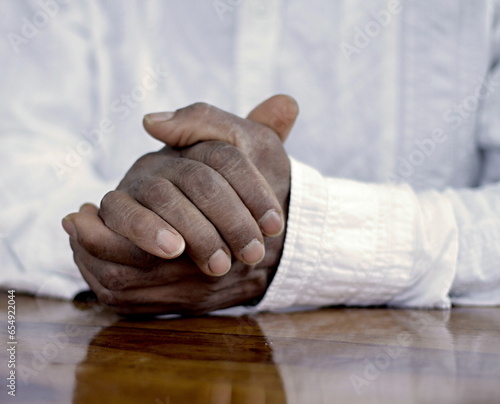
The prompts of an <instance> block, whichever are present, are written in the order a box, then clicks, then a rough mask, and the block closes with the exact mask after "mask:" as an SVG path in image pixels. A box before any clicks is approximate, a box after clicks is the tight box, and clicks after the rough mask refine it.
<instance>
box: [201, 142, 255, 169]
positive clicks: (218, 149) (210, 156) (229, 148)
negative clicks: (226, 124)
mask: <svg viewBox="0 0 500 404" xmlns="http://www.w3.org/2000/svg"><path fill="white" fill-rule="evenodd" d="M211 143H213V144H211V145H207V151H206V157H205V162H206V163H207V164H208V165H209V166H211V167H213V168H214V169H216V170H219V171H221V170H223V171H226V172H231V171H232V170H234V169H236V168H238V167H241V166H242V165H244V166H246V164H245V163H246V160H245V158H244V156H243V153H242V152H241V151H239V150H238V149H237V148H236V147H235V146H233V145H231V144H229V143H224V142H211Z"/></svg>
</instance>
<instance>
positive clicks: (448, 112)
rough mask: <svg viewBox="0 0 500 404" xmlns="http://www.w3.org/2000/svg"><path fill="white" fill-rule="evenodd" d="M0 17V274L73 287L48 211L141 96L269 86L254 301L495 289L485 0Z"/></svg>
mask: <svg viewBox="0 0 500 404" xmlns="http://www.w3.org/2000/svg"><path fill="white" fill-rule="evenodd" d="M66 3H68V4H66ZM40 4H44V5H43V6H41V5H40ZM221 4H222V6H221ZM224 5H225V6H224ZM0 27H1V28H0V30H1V38H2V41H1V42H0V60H1V64H2V74H1V75H0V90H1V94H2V97H1V99H0V142H1V147H0V161H2V170H1V173H0V181H1V182H0V201H1V206H2V209H1V212H0V226H1V232H2V243H1V257H2V271H1V273H0V285H1V286H2V287H3V288H16V289H17V290H18V291H26V292H30V293H37V294H42V295H51V296H58V297H62V298H71V297H72V296H74V294H75V293H77V292H78V291H80V290H83V289H86V288H87V287H86V284H85V282H84V281H83V280H82V278H81V276H80V275H79V272H78V269H77V267H76V265H75V264H74V263H73V261H72V256H71V251H70V248H69V245H68V241H67V236H66V234H65V233H64V231H63V230H62V228H61V225H60V220H61V218H62V217H63V216H65V215H66V214H67V213H70V212H72V211H75V210H77V209H78V207H79V206H80V204H82V203H83V202H86V201H90V202H94V203H97V204H98V203H99V201H100V198H101V197H102V196H103V195H104V193H105V192H106V191H109V190H110V189H113V188H114V187H115V186H116V184H117V183H118V181H119V180H120V179H121V178H122V177H123V175H124V174H125V172H126V170H127V169H128V168H129V167H130V165H131V164H132V163H133V162H134V161H135V160H136V159H137V158H138V157H140V156H141V155H142V154H144V153H146V152H149V151H152V150H156V149H158V148H159V147H160V146H161V145H160V143H158V142H157V141H155V140H153V139H151V138H150V137H148V136H147V135H146V134H145V133H144V130H143V129H142V127H141V120H142V116H143V115H144V114H145V113H148V112H153V111H162V110H175V109H177V108H179V107H182V106H186V105H188V104H190V103H193V102H196V101H205V102H208V103H211V104H214V105H216V106H218V107H220V108H222V109H225V110H228V111H231V112H234V113H237V114H240V115H244V114H246V113H247V112H248V111H249V110H250V109H251V108H252V107H253V106H255V105H256V104H258V103H259V102H261V101H262V100H264V99H265V98H266V97H268V96H270V95H272V94H275V93H287V94H290V95H292V96H293V97H295V98H296V99H297V101H298V103H299V105H300V108H301V115H300V118H299V120H298V122H297V124H296V126H295V128H294V130H293V132H292V134H291V136H290V138H289V140H288V141H287V144H286V147H287V150H288V152H289V154H290V156H292V185H291V201H290V212H289V219H288V225H287V236H286V241H285V247H284V253H283V257H282V260H281V263H280V266H279V268H278V271H277V274H276V276H275V278H274V280H273V282H272V284H271V286H270V288H269V289H268V291H267V293H266V295H265V297H264V299H263V300H262V302H261V303H260V304H259V305H258V307H257V309H260V310H275V309H280V308H283V307H289V306H297V305H307V306H318V305H330V304H346V305H374V304H389V305H396V306H411V307H434V308H446V307H449V306H450V304H451V303H457V304H487V305H496V304H500V114H499V112H500V91H499V90H500V68H499V67H498V62H499V60H500V2H499V1H496V0H484V1H472V0H442V1H439V2H436V1H434V0H420V1H418V2H417V1H411V2H410V1H408V2H403V3H402V4H399V3H398V2H397V1H394V0H390V1H383V0H372V1H370V2H367V1H360V0H356V1H352V0H338V1H327V0H323V1H320V0H317V1H307V2H306V1H300V0H289V1H284V0H266V1H264V0H258V1H256V0H253V1H247V2H228V1H221V2H216V1H214V2H212V1H202V0H198V1H190V2H181V1H161V2H160V1H148V2H142V1H139V0H137V1H129V2H127V3H126V4H124V3H122V2H119V1H106V2H101V1H87V2H85V3H79V2H68V1H66V0H65V1H63V0H58V1H56V0H46V1H45V3H44V2H42V3H38V2H35V1H29V2H22V3H21V2H17V3H12V2H11V3H9V5H8V6H6V7H4V10H2V13H1V15H0Z"/></svg>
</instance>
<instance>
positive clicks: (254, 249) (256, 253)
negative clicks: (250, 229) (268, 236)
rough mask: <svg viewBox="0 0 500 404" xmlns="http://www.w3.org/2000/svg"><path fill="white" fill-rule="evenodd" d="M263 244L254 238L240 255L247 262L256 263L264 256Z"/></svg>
mask: <svg viewBox="0 0 500 404" xmlns="http://www.w3.org/2000/svg"><path fill="white" fill-rule="evenodd" d="M264 254H265V250H264V244H262V243H261V242H260V241H259V240H257V239H256V238H254V239H253V240H252V241H250V242H249V243H248V244H247V245H246V246H245V247H244V248H243V249H242V250H241V256H242V257H243V260H244V261H245V262H246V263H247V264H251V265H253V264H257V263H259V262H260V261H262V259H263V258H264Z"/></svg>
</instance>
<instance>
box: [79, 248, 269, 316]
mask: <svg viewBox="0 0 500 404" xmlns="http://www.w3.org/2000/svg"><path fill="white" fill-rule="evenodd" d="M75 262H76V263H77V265H78V268H79V270H80V272H81V274H82V277H83V278H84V279H85V281H86V282H87V284H88V285H89V286H90V288H91V289H92V290H93V291H94V292H95V294H96V295H97V298H98V300H99V301H100V302H101V303H103V304H106V305H108V306H110V307H111V308H112V309H113V310H115V311H116V312H118V313H120V314H124V315H137V314H187V315H202V314H206V313H209V312H211V311H213V310H217V309H222V308H226V307H231V306H234V305H236V304H245V303H247V302H249V301H251V300H252V299H254V298H255V293H256V290H262V287H263V286H262V284H263V282H265V278H266V277H265V274H264V271H262V270H254V271H249V272H248V273H247V274H246V276H245V277H244V278H242V279H240V280H238V281H235V280H234V279H226V278H216V279H217V280H216V285H217V286H216V287H213V288H211V287H209V285H208V284H207V283H206V282H203V281H199V280H194V281H193V280H192V278H191V277H186V278H185V279H184V280H183V281H181V282H177V283H175V284H168V285H162V286H154V287H148V288H139V289H130V290H121V291H113V290H109V289H107V288H106V287H104V286H103V285H102V284H101V283H100V282H99V281H98V279H97V278H96V277H95V276H94V275H93V274H92V272H91V271H89V269H88V266H87V265H86V263H85V262H83V261H82V259H81V256H80V255H77V254H75Z"/></svg>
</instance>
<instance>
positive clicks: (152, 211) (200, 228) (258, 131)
mask: <svg viewBox="0 0 500 404" xmlns="http://www.w3.org/2000/svg"><path fill="white" fill-rule="evenodd" d="M297 112H298V108H297V104H296V103H295V101H294V100H293V99H291V98H290V97H287V96H275V97H273V98H271V99H269V100H267V101H265V102H264V103H262V104H261V105H259V106H258V107H256V109H254V111H252V112H251V113H250V115H249V116H248V118H247V119H242V118H238V117H236V116H234V115H231V114H229V113H226V112H224V111H221V110H219V109H217V108H215V107H211V106H207V105H205V104H194V105H193V106H190V107H187V108H184V109H181V110H178V111H176V112H175V115H174V116H173V117H170V116H167V117H169V118H170V119H169V120H163V119H162V116H161V115H160V116H158V115H156V114H154V116H153V117H152V118H153V119H147V117H146V119H145V122H144V125H145V128H146V130H147V131H148V132H149V133H150V134H151V135H152V136H154V137H156V138H157V139H159V140H161V141H163V142H164V143H166V144H167V145H169V146H171V147H174V148H175V149H172V148H171V147H167V148H164V149H162V150H160V151H158V152H155V153H150V154H148V155H146V156H143V157H141V158H140V159H139V160H138V161H137V162H136V163H135V164H134V165H133V166H132V168H131V169H130V170H129V172H128V173H127V174H126V175H125V177H124V179H123V180H122V182H121V183H120V185H119V186H118V188H117V190H116V191H112V192H111V193H109V194H107V195H106V197H105V198H104V199H103V201H102V203H101V207H100V209H98V208H97V207H95V206H93V205H90V204H86V205H83V206H82V208H81V209H80V212H78V213H73V214H71V215H68V216H67V217H66V218H65V219H64V220H63V226H64V228H65V230H66V231H67V232H68V234H70V243H71V247H72V249H73V252H74V258H75V262H76V263H77V265H78V267H79V269H80V272H81V273H82V276H83V277H84V279H85V280H86V281H87V283H88V284H89V286H90V288H91V289H92V290H93V291H94V292H95V293H96V295H97V297H98V299H99V300H100V301H101V302H102V303H105V304H107V305H109V306H110V307H112V308H113V309H114V310H115V311H117V312H118V313H120V314H124V315H142V314H153V315H154V314H166V313H176V314H186V315H201V314H205V313H208V312H210V311H213V310H217V309H222V308H226V307H231V306H235V305H240V304H249V303H252V302H255V301H256V300H258V299H260V298H261V297H262V296H263V295H264V293H265V291H266V290H267V287H268V285H269V283H270V281H271V280H272V278H273V276H274V274H275V272H276V269H277V266H278V264H279V261H280V258H281V254H282V249H283V244H284V237H285V232H284V227H285V226H284V224H285V223H286V218H287V211H288V199H289V191H290V185H289V184H290V164H289V159H288V156H287V155H286V152H285V150H284V149H283V146H282V141H284V139H285V138H286V136H287V135H288V133H289V131H290V130H291V128H292V126H293V123H294V121H295V118H296V115H297ZM170 115H171V114H170ZM155 118H156V119H155ZM200 178H201V180H200ZM151 190H154V191H153V192H152V191H151ZM268 212H271V213H272V214H268ZM266 219H268V220H266ZM165 230H167V231H169V232H170V233H171V234H173V237H172V236H171V235H169V237H167V238H163V241H167V244H165V243H163V246H162V247H160V246H159V242H158V234H160V232H162V231H165ZM246 246H250V248H247V247H246ZM221 251H222V252H223V254H222V253H221ZM213 257H215V259H214V258H213ZM213 267H215V269H216V270H215V271H213Z"/></svg>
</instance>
